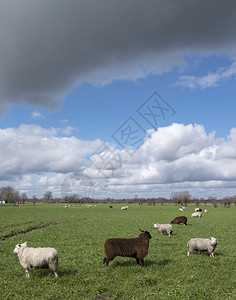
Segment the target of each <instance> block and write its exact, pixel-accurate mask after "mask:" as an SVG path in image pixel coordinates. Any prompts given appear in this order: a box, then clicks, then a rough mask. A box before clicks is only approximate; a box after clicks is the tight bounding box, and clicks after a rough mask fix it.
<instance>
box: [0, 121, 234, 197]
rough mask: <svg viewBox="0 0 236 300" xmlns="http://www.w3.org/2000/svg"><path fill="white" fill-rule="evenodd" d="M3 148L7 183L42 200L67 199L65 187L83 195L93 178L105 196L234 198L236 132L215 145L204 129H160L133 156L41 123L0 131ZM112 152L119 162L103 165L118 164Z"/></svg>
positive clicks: (1, 172) (0, 172) (0, 163)
mask: <svg viewBox="0 0 236 300" xmlns="http://www.w3.org/2000/svg"><path fill="white" fill-rule="evenodd" d="M0 143H1V150H0V158H1V159H0V178H1V180H2V182H1V184H2V185H4V181H8V182H12V184H13V185H14V187H16V188H18V189H20V190H22V191H26V192H28V193H29V194H32V193H33V194H38V195H39V196H42V194H43V193H44V192H45V190H47V189H50V190H51V191H53V192H54V193H55V195H57V196H61V195H60V191H61V185H62V183H63V184H65V182H68V184H72V186H71V187H70V188H71V192H72V191H73V192H74V193H79V194H81V193H83V192H84V189H85V188H87V190H88V188H89V187H88V186H87V184H85V182H88V179H89V182H90V183H91V182H92V185H93V186H94V187H95V186H96V193H97V196H99V197H101V198H103V197H106V196H109V197H114V198H122V196H124V197H127V196H129V197H130V196H133V195H134V194H137V193H138V194H139V195H142V196H143V197H150V196H156V197H157V196H165V197H168V196H169V195H170V193H171V192H173V191H174V190H179V189H180V190H181V188H182V189H183V188H184V189H186V188H187V189H190V191H191V192H192V193H193V194H194V195H196V196H199V195H200V196H210V193H212V194H211V195H216V196H217V195H218V196H222V195H229V193H234V194H235V193H236V172H235V170H236V150H235V149H236V128H232V129H231V131H230V133H229V135H228V136H227V137H226V138H225V139H216V138H215V133H214V132H212V133H209V134H207V133H206V131H205V129H204V127H203V126H202V125H198V124H195V125H192V124H189V125H183V124H172V125H170V126H168V127H160V128H158V130H157V131H154V130H150V131H149V132H148V133H147V137H146V139H145V140H144V143H143V144H142V145H141V146H140V147H139V148H138V149H135V151H134V152H133V155H130V153H128V152H127V151H126V150H125V149H123V150H120V149H118V148H116V147H114V145H108V146H109V148H107V150H106V152H104V151H102V152H98V149H100V148H101V144H102V143H103V141H100V140H95V141H82V140H79V139H77V138H75V137H66V138H65V137H61V136H60V135H59V132H58V130H57V129H55V128H52V129H43V128H42V127H40V126H36V125H21V126H20V127H19V128H8V129H4V130H0ZM109 151H110V152H111V153H109ZM108 154H116V155H115V160H114V161H113V162H111V161H110V163H109V161H107V159H106V160H105V158H106V157H108V158H109V157H110V158H112V157H113V158H114V155H113V156H111V155H110V156H108ZM88 157H90V158H89V161H88V160H87V158H88ZM118 157H119V158H120V161H118V160H117V158H118ZM99 161H100V162H104V161H106V163H105V164H103V163H101V164H100V165H99V164H98V162H99ZM48 173H50V175H48ZM66 178H67V179H66ZM85 179H86V180H85ZM65 180H67V181H65ZM81 180H82V181H81ZM69 182H70V183H69ZM8 184H9V183H8ZM93 192H94V190H93Z"/></svg>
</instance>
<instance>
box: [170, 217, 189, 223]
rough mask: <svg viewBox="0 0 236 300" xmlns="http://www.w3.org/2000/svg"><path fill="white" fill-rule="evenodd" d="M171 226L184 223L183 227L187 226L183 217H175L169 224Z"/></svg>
mask: <svg viewBox="0 0 236 300" xmlns="http://www.w3.org/2000/svg"><path fill="white" fill-rule="evenodd" d="M170 223H171V224H180V223H184V225H187V218H186V217H184V216H180V217H176V218H174V219H173V220H172V221H171V222H170Z"/></svg>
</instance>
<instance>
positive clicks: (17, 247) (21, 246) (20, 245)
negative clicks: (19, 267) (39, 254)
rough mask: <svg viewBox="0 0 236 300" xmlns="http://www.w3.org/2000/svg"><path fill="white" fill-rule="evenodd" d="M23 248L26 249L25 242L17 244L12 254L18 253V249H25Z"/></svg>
mask: <svg viewBox="0 0 236 300" xmlns="http://www.w3.org/2000/svg"><path fill="white" fill-rule="evenodd" d="M25 247H27V242H25V243H23V244H17V245H16V247H15V249H14V251H13V252H14V253H19V249H21V248H25Z"/></svg>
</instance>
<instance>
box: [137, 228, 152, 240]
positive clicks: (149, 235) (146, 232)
mask: <svg viewBox="0 0 236 300" xmlns="http://www.w3.org/2000/svg"><path fill="white" fill-rule="evenodd" d="M139 230H140V231H141V232H143V233H145V234H146V235H147V236H148V238H149V239H151V238H152V236H151V234H150V233H149V232H148V231H147V230H146V231H145V230H142V229H140V228H139Z"/></svg>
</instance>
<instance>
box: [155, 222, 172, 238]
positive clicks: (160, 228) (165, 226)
mask: <svg viewBox="0 0 236 300" xmlns="http://www.w3.org/2000/svg"><path fill="white" fill-rule="evenodd" d="M154 227H155V228H156V229H157V231H158V232H159V233H160V234H162V233H164V232H165V233H167V234H168V235H169V236H171V234H172V233H173V227H172V226H171V225H170V224H158V223H157V224H154Z"/></svg>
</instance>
